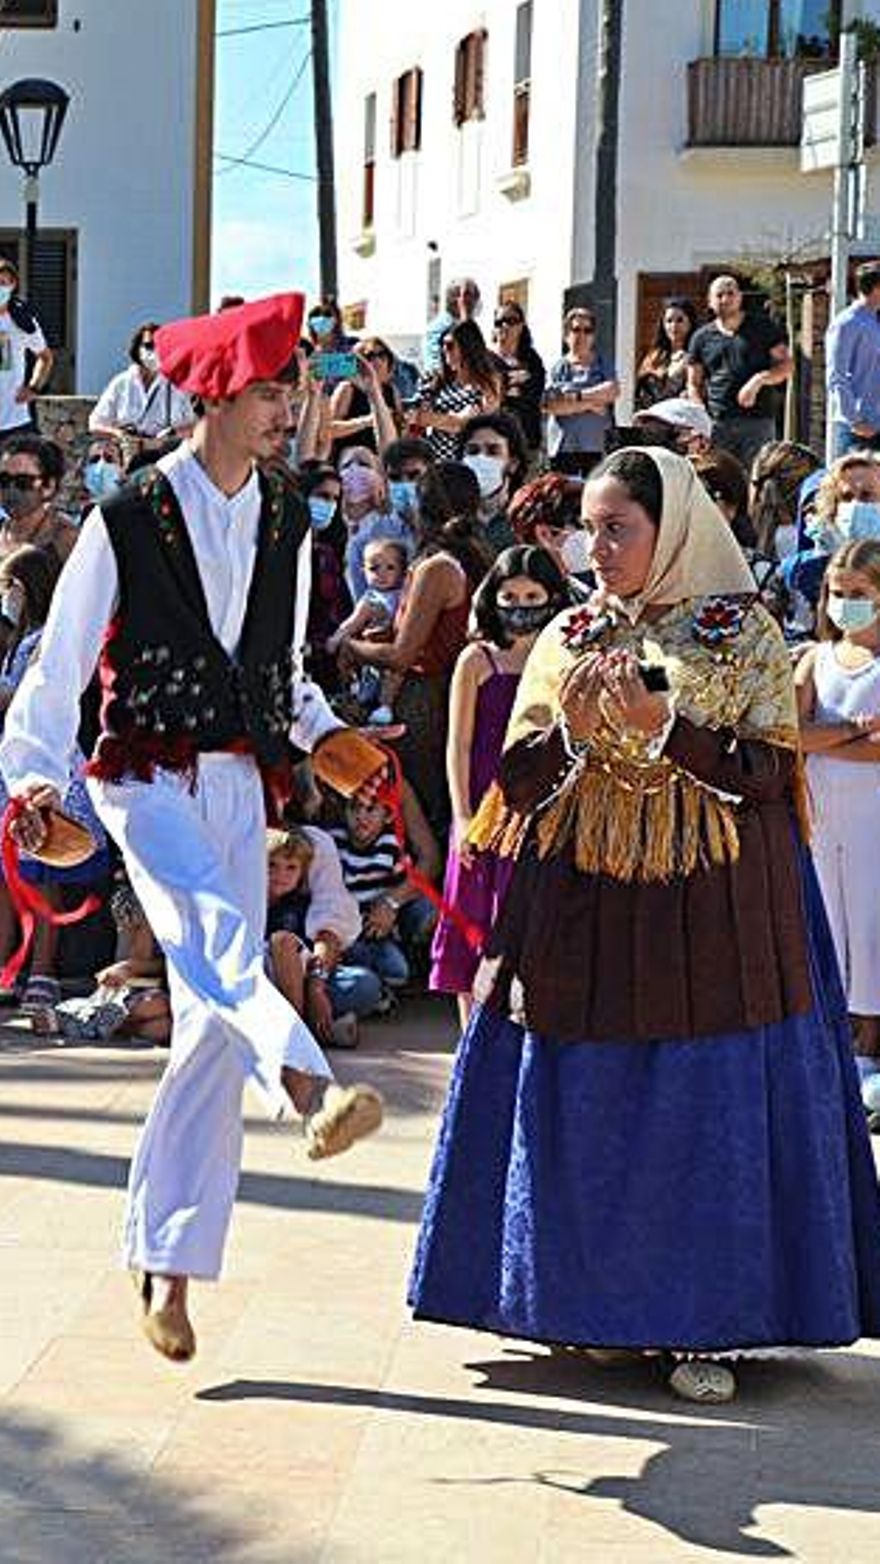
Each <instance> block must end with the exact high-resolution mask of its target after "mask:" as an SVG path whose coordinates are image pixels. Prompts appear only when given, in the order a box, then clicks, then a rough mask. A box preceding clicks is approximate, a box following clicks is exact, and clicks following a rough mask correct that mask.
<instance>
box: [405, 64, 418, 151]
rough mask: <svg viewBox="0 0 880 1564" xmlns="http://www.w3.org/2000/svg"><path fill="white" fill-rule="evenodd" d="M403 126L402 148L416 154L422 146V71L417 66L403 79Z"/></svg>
mask: <svg viewBox="0 0 880 1564" xmlns="http://www.w3.org/2000/svg"><path fill="white" fill-rule="evenodd" d="M404 80H405V82H406V90H405V93H404V126H403V148H404V151H405V152H418V150H419V148H420V146H421V144H422V71H421V69H420V67H419V66H418V65H416V66H414V68H413V69H412V70H411V71H407V73H406V76H405V78H404Z"/></svg>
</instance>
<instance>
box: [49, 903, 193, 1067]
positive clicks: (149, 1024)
mask: <svg viewBox="0 0 880 1564" xmlns="http://www.w3.org/2000/svg"><path fill="white" fill-rule="evenodd" d="M110 908H111V911H112V913H113V919H114V922H115V924H116V929H117V934H118V936H119V948H118V950H117V955H118V956H119V958H120V959H119V960H117V961H115V962H113V964H112V965H111V966H109V967H105V968H104V970H103V971H102V972H97V973H96V974H95V982H96V984H97V987H96V988H95V990H94V992H93V993H91V994H89V995H88V997H87V998H85V999H64V1000H62V1001H61V1002H60V1003H59V1004H58V1005H56V1006H55V1018H54V1019H55V1025H54V1027H53V1030H56V1031H57V1032H58V1033H59V1034H60V1036H61V1037H63V1038H64V1039H65V1041H66V1042H82V1043H84V1042H98V1041H104V1040H106V1039H107V1038H110V1037H137V1038H140V1039H142V1040H143V1041H145V1042H151V1043H156V1044H158V1045H161V1046H163V1047H164V1046H166V1045H167V1044H168V1042H169V1041H170V1039H171V1005H170V1002H169V999H168V992H167V989H166V987H165V958H164V957H163V955H162V953H161V951H160V950H159V947H158V945H157V944H156V942H155V940H154V939H153V931H152V929H151V928H150V925H149V924H148V922H147V920H146V918H145V917H144V914H143V910H142V908H141V905H140V902H139V901H138V899H137V897H136V896H135V894H134V891H133V890H132V889H131V886H130V885H129V884H128V882H127V880H123V881H121V882H120V883H119V884H117V887H116V889H115V891H114V892H113V895H112V896H111V898H110Z"/></svg>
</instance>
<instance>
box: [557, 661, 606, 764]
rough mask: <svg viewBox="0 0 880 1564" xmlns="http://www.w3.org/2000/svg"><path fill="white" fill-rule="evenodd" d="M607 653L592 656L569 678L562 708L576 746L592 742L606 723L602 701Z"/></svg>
mask: <svg viewBox="0 0 880 1564" xmlns="http://www.w3.org/2000/svg"><path fill="white" fill-rule="evenodd" d="M605 661H606V656H605V653H604V652H599V651H596V652H588V653H587V655H586V657H583V658H582V659H581V661H580V662H579V663H577V664H576V666H575V667H574V668H572V669H571V671H570V672H569V673H568V674H567V675H566V677H565V679H564V680H563V682H562V688H561V690H560V692H559V705H560V709H561V711H562V715H563V718H564V719H565V726H566V728H567V729H568V736H569V738H571V739H573V740H574V742H575V743H576V744H579V743H581V742H582V741H583V740H585V739H590V738H592V736H593V734H594V733H595V732H596V730H597V728H598V727H599V726H600V724H601V722H602V712H601V710H600V708H599V697H600V696H601V694H602V690H603V688H604V676H603V670H604V665H605Z"/></svg>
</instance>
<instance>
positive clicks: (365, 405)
mask: <svg viewBox="0 0 880 1564" xmlns="http://www.w3.org/2000/svg"><path fill="white" fill-rule="evenodd" d="M357 357H358V359H359V360H360V361H361V370H362V373H361V374H359V375H358V376H357V377H356V378H355V379H354V380H341V381H340V382H339V384H338V385H337V387H336V389H335V391H334V392H333V394H332V396H331V398H330V433H331V435H332V438H333V452H332V458H331V459H332V460H333V461H334V462H335V461H338V460H339V457H340V455H341V453H342V452H343V451H344V450H345V449H346V447H347V446H349V445H365V446H367V447H368V448H369V449H370V450H371V451H375V450H376V449H377V445H376V422H377V420H376V403H377V402H378V401H381V403H382V404H383V405H384V407H385V408H386V409H387V411H388V414H389V415H390V417H389V419H383V420H382V429H381V431H380V434H381V435H384V436H385V438H382V440H381V444H382V446H383V447H384V446H385V445H387V444H388V443H389V440H390V439H393V438H394V436H396V435H399V434H400V431H401V429H402V427H403V408H402V406H401V402H400V396H399V393H398V391H397V387H396V386H395V384H394V367H395V363H396V360H395V357H394V354H393V353H392V351H391V349H390V347H389V346H388V344H387V342H383V341H382V338H381V337H367V338H366V340H365V341H363V342H360V343H359V344H358V350H357Z"/></svg>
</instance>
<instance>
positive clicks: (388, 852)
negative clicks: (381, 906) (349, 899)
mask: <svg viewBox="0 0 880 1564" xmlns="http://www.w3.org/2000/svg"><path fill="white" fill-rule="evenodd" d="M330 834H331V836H332V837H333V840H334V842H335V843H336V851H337V852H338V854H339V862H340V863H341V865H342V878H343V880H344V881H345V888H346V890H347V891H349V892H350V893H351V895H352V896H353V897H354V899H355V901H356V902H357V904H358V906H359V907H361V908H364V907H368V906H369V904H370V902H373V901H375V900H376V898H377V897H379V896H393V895H394V894H395V892H397V891H401V890H403V888H404V886H405V885H406V873H405V871H404V867H403V863H402V861H401V857H400V848H399V847H398V845H397V838H396V836H395V835H394V832H393V831H392V830H390V829H388V830H386V831H380V833H379V835H378V836H377V837H375V838H374V840H373V841H372V842H366V843H365V844H364V846H362V847H360V846H358V845H357V844H356V843H355V842H353V841H352V840H351V838H350V836H349V835H348V832H347V831H346V830H345V827H344V826H333V827H332V829H331V833H330Z"/></svg>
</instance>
